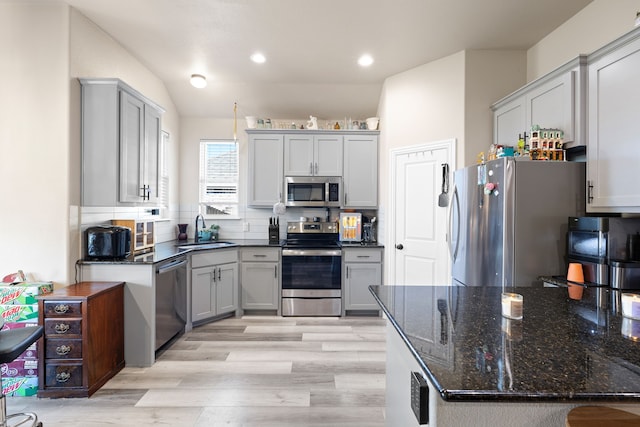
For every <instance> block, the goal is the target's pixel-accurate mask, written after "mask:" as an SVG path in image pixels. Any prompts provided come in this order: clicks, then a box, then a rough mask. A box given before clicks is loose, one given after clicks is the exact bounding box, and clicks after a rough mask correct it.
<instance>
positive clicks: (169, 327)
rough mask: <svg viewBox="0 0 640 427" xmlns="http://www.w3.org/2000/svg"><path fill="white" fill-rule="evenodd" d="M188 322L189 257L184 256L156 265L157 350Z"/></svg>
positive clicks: (179, 332)
mask: <svg viewBox="0 0 640 427" xmlns="http://www.w3.org/2000/svg"><path fill="white" fill-rule="evenodd" d="M186 323H187V259H186V257H184V256H182V257H179V258H174V259H172V260H169V261H164V262H162V263H159V264H158V265H157V266H156V348H155V349H156V350H158V349H159V348H160V347H162V346H163V345H165V344H166V343H168V342H169V341H170V340H171V339H172V338H173V337H175V336H176V335H179V334H182V333H183V332H184V329H185V325H186Z"/></svg>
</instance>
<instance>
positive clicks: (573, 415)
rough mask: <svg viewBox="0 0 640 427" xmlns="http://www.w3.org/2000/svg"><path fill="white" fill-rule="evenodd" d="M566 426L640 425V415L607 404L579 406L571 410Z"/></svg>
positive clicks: (609, 426)
mask: <svg viewBox="0 0 640 427" xmlns="http://www.w3.org/2000/svg"><path fill="white" fill-rule="evenodd" d="M565 426H566V427H616V426H640V416H638V415H636V414H632V413H631V412H627V411H621V410H619V409H614V408H609V407H606V406H578V407H576V408H573V409H572V410H571V411H569V414H568V415H567V419H566V421H565Z"/></svg>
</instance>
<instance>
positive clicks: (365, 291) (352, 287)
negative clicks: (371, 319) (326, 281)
mask: <svg viewBox="0 0 640 427" xmlns="http://www.w3.org/2000/svg"><path fill="white" fill-rule="evenodd" d="M342 260H343V269H342V271H343V273H342V274H343V278H342V289H343V298H344V301H343V306H344V311H345V313H347V312H349V311H354V310H356V311H357V310H367V311H370V310H376V311H378V310H379V309H380V307H379V306H378V304H377V303H376V301H375V299H374V298H373V295H371V293H370V292H369V286H371V285H382V248H343V249H342Z"/></svg>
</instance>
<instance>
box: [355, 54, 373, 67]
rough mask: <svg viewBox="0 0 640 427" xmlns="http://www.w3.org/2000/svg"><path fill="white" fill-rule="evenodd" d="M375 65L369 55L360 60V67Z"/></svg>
mask: <svg viewBox="0 0 640 427" xmlns="http://www.w3.org/2000/svg"><path fill="white" fill-rule="evenodd" d="M371 64H373V58H372V57H371V55H369V54H364V55H362V56H361V57H360V58H358V65H360V66H361V67H368V66H370V65H371Z"/></svg>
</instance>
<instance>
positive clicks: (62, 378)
mask: <svg viewBox="0 0 640 427" xmlns="http://www.w3.org/2000/svg"><path fill="white" fill-rule="evenodd" d="M69 379H71V374H70V373H68V372H60V373H58V374H56V381H57V382H59V383H66V382H67V381H69Z"/></svg>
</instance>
